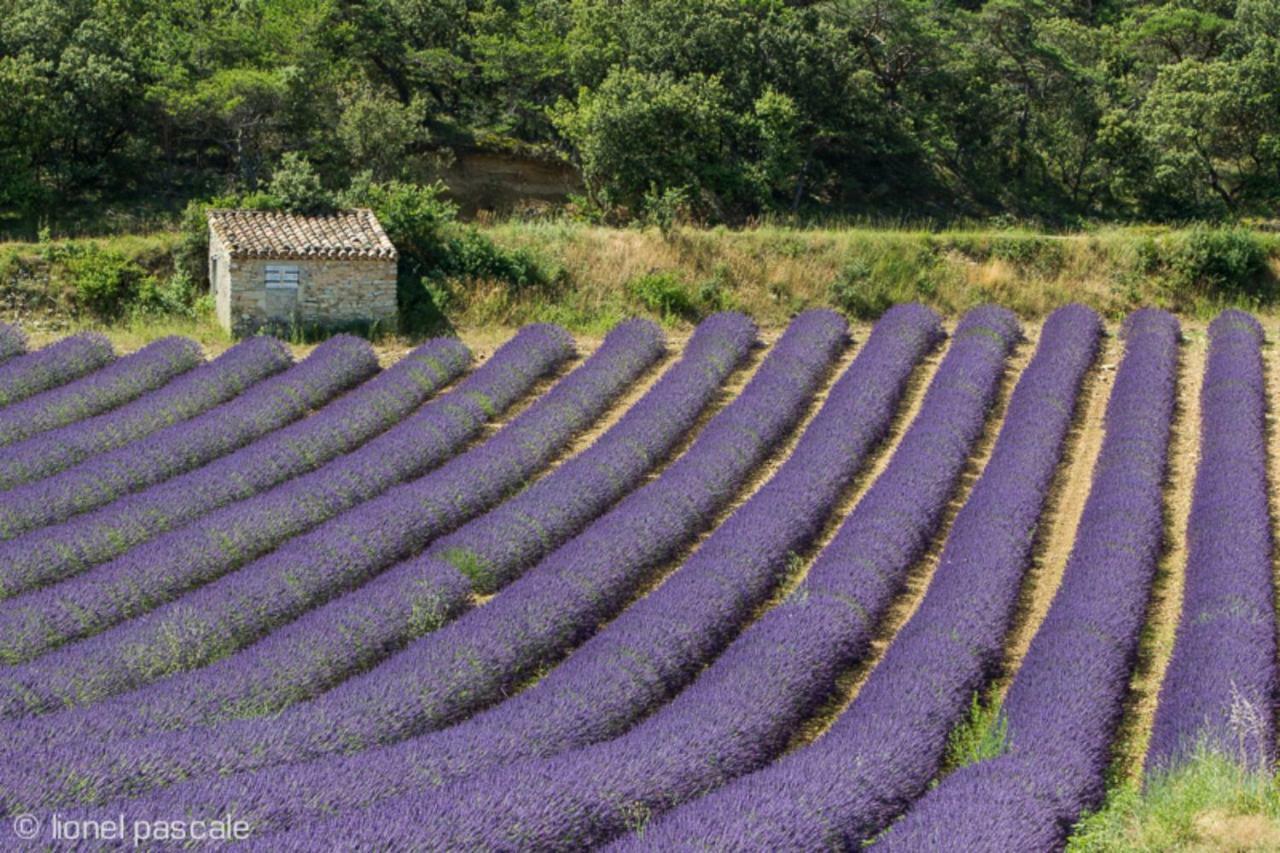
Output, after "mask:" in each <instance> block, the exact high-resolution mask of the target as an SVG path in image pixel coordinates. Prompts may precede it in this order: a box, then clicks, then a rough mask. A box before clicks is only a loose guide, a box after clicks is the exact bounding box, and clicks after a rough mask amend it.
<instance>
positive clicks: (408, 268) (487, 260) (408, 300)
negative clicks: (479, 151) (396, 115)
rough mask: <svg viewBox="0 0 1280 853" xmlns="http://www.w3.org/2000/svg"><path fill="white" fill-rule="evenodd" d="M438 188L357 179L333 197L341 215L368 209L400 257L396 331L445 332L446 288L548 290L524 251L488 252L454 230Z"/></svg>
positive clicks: (478, 240)
mask: <svg viewBox="0 0 1280 853" xmlns="http://www.w3.org/2000/svg"><path fill="white" fill-rule="evenodd" d="M444 191H445V188H444V185H443V184H439V183H436V184H427V185H420V184H413V183H408V182H402V181H386V182H377V181H374V180H373V178H372V176H371V175H370V174H369V173H365V174H363V175H359V176H357V178H356V179H355V180H354V181H352V184H351V186H350V187H349V188H348V189H347V190H346V191H344V192H343V193H340V194H339V197H338V201H339V203H340V204H341V205H343V206H347V207H368V208H371V209H372V210H373V212H374V213H375V214H376V215H377V216H378V219H379V221H380V222H381V223H382V226H383V228H384V229H386V232H387V236H388V237H389V238H390V239H391V242H392V243H394V244H395V245H396V248H397V249H399V251H400V266H399V271H398V276H397V297H398V301H399V309H400V323H401V328H402V330H403V331H405V332H407V333H409V334H412V335H418V334H424V333H430V332H433V331H435V330H437V329H439V328H441V327H443V326H445V325H447V319H446V317H445V314H444V312H445V309H446V308H447V307H448V304H449V301H450V298H451V291H452V286H453V285H452V282H453V281H455V280H460V281H462V282H466V281H470V280H475V279H487V280H492V281H499V282H502V283H503V284H504V285H506V286H507V287H508V288H509V289H511V290H512V291H513V292H520V291H522V290H526V289H528V288H533V287H542V286H546V285H549V284H551V283H552V282H553V281H554V278H555V277H554V276H552V275H549V274H548V273H547V271H546V270H545V269H544V268H543V266H542V264H541V263H540V261H539V260H538V258H537V257H536V256H534V255H533V254H532V253H531V252H529V251H528V250H521V249H506V248H503V247H500V246H497V245H496V244H494V242H493V241H492V240H490V239H489V238H488V237H486V236H484V235H483V234H482V233H480V232H479V231H478V230H476V229H475V228H473V227H470V226H465V225H461V224H459V223H458V222H457V212H458V210H457V207H456V205H454V204H453V203H452V202H449V201H448V200H446V199H445V198H444Z"/></svg>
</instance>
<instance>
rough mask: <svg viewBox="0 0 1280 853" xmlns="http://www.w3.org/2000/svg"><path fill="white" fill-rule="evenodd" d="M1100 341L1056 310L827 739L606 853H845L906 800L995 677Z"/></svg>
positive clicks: (1086, 315) (1091, 326)
mask: <svg viewBox="0 0 1280 853" xmlns="http://www.w3.org/2000/svg"><path fill="white" fill-rule="evenodd" d="M1101 330H1102V324H1101V322H1100V321H1099V320H1098V317H1097V315H1096V314H1094V313H1093V312H1092V311H1090V310H1089V309H1087V308H1083V307H1081V306H1068V307H1066V308H1061V309H1059V310H1058V311H1055V312H1054V313H1053V314H1052V315H1051V316H1050V317H1049V319H1048V320H1047V321H1046V322H1045V324H1044V327H1043V330H1042V334H1041V338H1040V345H1039V348H1038V350H1037V353H1036V356H1035V358H1034V359H1033V360H1032V362H1031V364H1030V365H1029V366H1028V367H1027V369H1026V370H1025V371H1024V372H1023V374H1022V376H1021V377H1020V378H1019V380H1018V385H1017V388H1016V389H1015V390H1014V392H1013V395H1012V397H1011V399H1010V401H1009V407H1008V410H1007V412H1006V414H1005V420H1004V424H1003V426H1002V427H1001V430H1000V434H999V437H998V438H997V440H996V444H995V447H994V449H993V451H992V454H991V458H990V460H989V461H988V462H987V464H986V466H985V468H984V469H983V472H982V476H981V478H980V479H979V480H978V482H977V484H976V485H975V486H974V487H973V491H972V492H971V494H970V496H969V499H968V501H967V502H966V503H965V505H964V507H963V508H962V509H961V510H960V512H959V513H958V514H957V515H956V519H955V522H954V523H953V525H952V528H951V533H950V535H949V537H948V539H947V543H946V546H945V547H944V549H943V552H942V556H941V558H940V560H939V564H938V568H937V570H936V571H935V572H934V575H933V579H932V581H931V582H930V584H929V589H928V592H927V593H926V595H925V597H924V600H923V601H922V602H921V603H920V606H919V608H918V609H917V610H916V612H915V613H914V614H913V615H912V617H911V619H910V620H908V622H907V624H906V625H905V626H903V628H902V630H901V631H899V632H898V634H897V636H896V637H895V639H894V640H893V643H892V644H891V645H890V646H889V649H888V651H887V652H886V654H885V656H884V659H883V660H882V661H881V662H880V664H879V665H878V666H877V667H876V669H875V670H874V671H872V673H871V675H870V677H869V678H868V680H867V682H866V684H865V685H863V687H862V688H861V690H860V691H859V692H858V695H857V697H856V698H855V699H854V701H853V703H852V704H851V705H850V706H849V708H848V709H847V710H846V711H845V712H844V714H842V715H841V717H840V718H839V719H838V720H837V722H836V723H835V725H834V726H832V728H831V729H830V731H828V732H827V733H826V734H824V735H823V736H822V737H821V738H820V739H819V740H818V741H816V742H815V743H813V744H812V745H810V746H808V747H806V748H804V749H801V750H798V751H796V752H794V753H792V754H790V755H788V756H787V757H785V758H783V759H781V760H779V761H778V762H777V763H775V764H772V765H770V766H769V767H767V768H765V769H763V770H760V771H758V772H756V773H753V774H750V775H748V776H745V777H743V778H741V779H739V780H737V781H736V782H734V783H732V784H730V785H727V786H726V787H724V788H722V789H720V790H719V791H716V792H715V793H713V794H711V795H709V796H707V797H704V798H702V799H700V800H695V801H694V802H692V803H690V804H689V805H687V806H685V807H683V808H680V809H676V810H675V811H674V812H672V813H671V814H670V815H668V816H666V817H664V818H662V819H660V820H659V821H658V822H657V823H656V824H655V825H654V826H652V827H649V828H646V830H645V832H644V834H643V836H639V837H635V838H632V839H629V842H628V843H626V844H623V845H620V846H623V847H629V848H633V849H638V848H640V847H646V848H649V849H652V848H655V847H656V848H659V849H675V848H688V849H691V848H695V847H700V846H702V845H707V846H710V847H714V848H718V849H757V850H818V849H829V848H840V849H854V848H856V847H858V846H859V844H860V843H861V842H864V841H866V840H867V839H869V838H871V837H874V836H875V835H876V834H878V833H879V832H880V831H881V830H882V829H884V827H885V826H887V825H888V823H889V821H890V820H892V819H893V818H894V817H895V816H896V815H897V814H899V813H900V812H901V811H902V809H904V808H905V807H906V806H907V805H908V804H910V802H911V801H912V800H914V799H915V798H916V797H918V796H919V795H920V793H921V792H922V791H923V790H924V788H925V786H926V785H927V784H928V783H929V781H930V780H931V779H932V778H933V777H934V776H935V775H936V774H937V772H938V770H939V769H940V765H941V763H942V759H943V755H944V753H945V751H946V746H947V738H948V735H949V734H950V732H951V731H952V729H953V728H954V727H955V726H956V725H957V724H958V723H959V722H960V721H961V720H962V719H963V717H964V714H965V712H966V711H967V710H968V709H969V707H970V697H972V696H973V695H974V694H975V693H976V692H977V691H978V690H980V689H981V688H982V685H983V684H984V683H985V682H986V679H987V678H988V677H989V676H991V675H992V674H994V672H995V671H996V669H997V667H998V666H999V664H1000V661H1001V658H1002V654H1003V643H1004V638H1005V635H1006V633H1007V631H1008V629H1009V626H1010V623H1011V621H1012V619H1013V615H1014V612H1015V610H1016V607H1017V603H1018V594H1019V590H1020V588H1021V585H1022V579H1023V573H1024V571H1025V570H1026V568H1027V566H1028V564H1029V563H1030V559H1031V546H1032V542H1033V538H1034V532H1035V529H1036V525H1037V521H1038V519H1039V517H1040V513H1041V511H1042V508H1043V507H1044V503H1045V498H1046V495H1047V493H1048V490H1049V486H1050V483H1051V482H1052V479H1053V475H1054V471H1055V469H1056V468H1057V465H1058V460H1059V459H1060V457H1061V454H1062V450H1063V445H1064V441H1065V438H1066V435H1067V431H1068V429H1069V428H1070V425H1071V416H1072V412H1073V410H1074V408H1075V406H1074V401H1075V399H1076V397H1077V395H1078V393H1079V389H1080V385H1081V382H1082V380H1083V378H1084V375H1085V372H1086V371H1087V370H1088V368H1089V365H1090V364H1091V363H1092V362H1093V360H1094V357H1095V355H1096V353H1097V347H1098V341H1099V338H1100V334H1101Z"/></svg>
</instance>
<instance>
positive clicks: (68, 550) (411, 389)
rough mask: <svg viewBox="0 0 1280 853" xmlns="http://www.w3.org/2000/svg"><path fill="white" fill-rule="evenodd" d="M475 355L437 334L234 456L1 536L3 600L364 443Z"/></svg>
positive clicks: (107, 557) (0, 593)
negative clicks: (86, 509) (89, 509)
mask: <svg viewBox="0 0 1280 853" xmlns="http://www.w3.org/2000/svg"><path fill="white" fill-rule="evenodd" d="M470 358H471V354H470V353H469V352H468V351H467V348H466V347H464V346H463V345H462V344H460V343H458V342H457V341H455V340H452V339H447V338H442V339H437V340H432V341H428V342H427V343H425V344H423V345H422V346H420V347H419V348H418V349H416V350H414V351H413V352H412V353H410V354H409V355H407V356H405V357H404V358H402V359H400V361H399V362H397V363H396V364H395V365H393V366H392V367H389V368H387V369H386V370H384V371H383V372H382V373H380V374H378V375H377V376H375V377H374V378H373V379H371V380H369V381H368V382H366V383H364V384H363V385H361V386H360V387H359V388H356V389H355V390H353V391H352V392H350V393H349V394H346V395H344V396H342V397H340V398H339V399H338V400H336V401H334V402H333V403H330V404H329V405H328V406H325V407H324V408H323V409H321V410H319V411H318V412H316V413H315V414H313V415H311V416H310V417H307V418H303V419H302V420H300V421H298V422H296V423H294V424H291V425H290V426H287V427H285V428H284V429H281V430H278V431H276V432H274V433H271V434H270V435H267V436H265V437H263V438H261V439H259V440H257V441H255V442H254V443H252V444H250V445H249V446H247V447H244V448H241V449H240V450H237V451H235V452H234V453H231V454H229V455H228V456H225V457H222V458H220V459H218V460H216V461H213V462H210V463H209V464H208V465H205V466H204V467H202V468H198V469H196V470H194V471H191V472H188V473H186V474H182V475H179V476H177V477H174V478H172V479H170V480H166V481H164V482H163V483H158V484H156V485H154V486H152V487H150V488H148V489H146V490H144V491H140V492H136V493H134V494H130V495H126V496H124V497H122V498H119V499H118V500H115V501H113V502H112V503H110V504H108V505H107V506H104V507H102V508H101V509H98V510H94V511H92V512H89V513H86V514H84V515H80V516H77V517H74V518H72V519H70V520H69V521H67V522H64V523H62V524H58V525H54V526H50V527H45V528H41V529H39V530H33V531H30V532H28V533H26V534H24V535H22V536H18V537H17V538H14V539H10V540H8V541H5V542H0V597H6V596H10V595H14V594H16V593H20V592H24V591H26V590H29V589H33V588H35V587H38V586H43V585H45V584H48V583H52V582H54V581H58V580H61V579H63V578H66V577H70V576H72V575H75V574H78V573H80V572H82V571H84V570H85V569H87V568H89V567H90V566H93V565H96V564H98V563H102V562H105V561H107V560H110V559H112V558H113V557H117V556H119V555H120V554H122V553H124V552H125V551H126V550H128V549H129V548H132V547H133V546H135V545H138V544H140V543H141V542H144V541H146V540H147V539H150V538H151V537H153V536H156V535H158V534H160V533H163V532H165V531H167V530H171V529H173V528H175V527H177V526H179V525H181V524H184V523H186V522H189V521H191V520H193V519H195V518H197V517H199V516H201V515H202V514H204V513H208V512H211V511H213V510H215V509H217V508H219V507H222V506H226V505H227V504H230V503H232V502H234V501H238V500H244V499H245V498H249V497H252V496H253V495H255V494H258V493H260V492H264V491H266V490H267V489H270V488H271V487H273V486H276V485H278V484H280V483H282V482H284V481H286V480H288V479H290V478H292V477H296V476H299V475H301V474H305V473H307V472H308V471H312V470H314V469H316V468H318V467H319V466H320V465H322V464H324V463H326V462H328V461H330V460H331V459H333V458H335V457H337V456H340V455H341V454H344V453H350V452H352V451H354V450H356V449H357V448H359V447H360V446H361V445H362V444H364V443H365V442H366V441H369V440H371V439H372V438H374V437H375V436H377V435H378V434H380V433H382V432H384V431H386V430H387V429H389V428H390V427H392V426H394V425H395V424H397V423H399V422H400V421H401V420H403V419H404V418H405V417H407V416H408V415H410V414H411V413H412V412H413V410H414V409H415V408H417V407H418V406H419V405H420V404H421V403H422V402H423V401H424V400H425V399H426V398H427V397H429V396H430V395H431V394H433V393H435V392H436V391H437V390H438V389H439V388H440V387H441V386H442V385H444V384H445V383H446V382H449V381H451V380H453V379H454V378H455V377H457V376H458V375H459V374H460V373H461V372H462V371H463V370H464V369H465V368H466V366H467V364H468V362H469V361H470Z"/></svg>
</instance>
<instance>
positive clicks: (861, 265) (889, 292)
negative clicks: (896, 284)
mask: <svg viewBox="0 0 1280 853" xmlns="http://www.w3.org/2000/svg"><path fill="white" fill-rule="evenodd" d="M828 296H829V298H830V299H831V304H832V305H834V306H835V307H837V308H839V309H840V310H841V311H844V312H845V313H846V314H849V315H850V316H852V317H856V318H858V319H860V320H874V319H875V318H877V317H879V316H880V315H881V314H883V313H884V312H886V311H888V310H889V309H890V308H892V307H893V305H894V303H895V302H897V301H898V300H897V298H896V295H895V293H894V288H893V287H891V285H890V283H889V281H888V280H887V279H886V278H885V277H884V276H878V275H875V274H874V271H873V269H872V266H871V263H870V262H869V261H868V260H867V259H866V258H854V259H852V260H851V261H849V262H848V263H847V264H845V265H844V268H843V269H842V270H840V273H839V275H837V276H836V280H835V281H833V282H832V283H831V287H830V288H829V290H828Z"/></svg>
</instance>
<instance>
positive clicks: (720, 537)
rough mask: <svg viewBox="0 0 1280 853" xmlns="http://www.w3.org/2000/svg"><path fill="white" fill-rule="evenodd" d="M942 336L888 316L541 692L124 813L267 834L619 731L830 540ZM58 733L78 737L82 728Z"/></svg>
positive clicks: (901, 313)
mask: <svg viewBox="0 0 1280 853" xmlns="http://www.w3.org/2000/svg"><path fill="white" fill-rule="evenodd" d="M939 337H941V327H940V325H939V323H938V319H937V317H936V315H934V313H933V312H932V311H929V310H928V309H926V308H923V307H921V306H918V305H912V306H905V305H904V306H899V307H896V308H893V309H891V310H890V311H889V312H888V313H886V314H885V316H884V317H883V318H882V319H881V320H880V322H879V323H878V324H877V325H876V327H875V329H874V331H873V332H872V334H871V337H870V339H869V340H868V341H867V343H866V345H865V346H864V347H863V349H862V351H861V352H860V353H859V354H858V357H857V359H856V360H855V361H854V363H853V365H852V366H851V367H850V368H849V369H848V371H846V372H845V374H844V376H842V377H841V378H840V380H839V381H838V382H836V384H835V385H834V386H833V387H832V389H831V392H830V394H829V395H828V397H827V400H826V402H825V403H824V404H823V406H822V409H821V410H820V411H819V412H818V414H817V415H816V416H815V417H814V419H813V421H812V422H811V423H810V424H809V426H808V427H807V429H806V430H805V432H804V435H803V436H802V437H801V439H800V441H799V442H798V443H797V444H796V447H795V449H794V451H793V452H792V454H791V456H790V457H789V458H788V459H787V461H786V462H785V463H784V464H783V466H782V468H781V469H779V471H778V473H776V474H775V475H774V476H773V477H772V478H771V479H770V480H769V482H768V483H766V484H765V485H764V486H762V487H761V489H760V490H759V491H758V492H756V493H755V494H754V495H752V496H751V498H749V499H748V500H747V502H746V503H744V504H743V505H742V506H741V507H739V508H738V509H737V510H735V511H734V513H733V514H732V515H731V516H730V517H729V518H728V519H727V520H726V521H725V522H724V524H722V525H721V526H720V527H718V528H717V529H716V530H715V532H714V533H712V535H711V536H710V537H708V538H707V539H706V541H704V542H703V543H702V544H701V545H700V546H699V548H698V550H697V551H696V552H695V553H694V555H693V556H692V557H691V558H690V559H689V561H687V562H686V563H685V565H684V566H683V567H681V568H680V569H679V571H678V572H677V573H676V574H674V575H673V576H672V577H670V578H669V579H668V580H667V581H665V582H664V583H663V584H662V585H661V586H660V587H659V588H658V589H657V590H656V591H654V592H653V593H650V594H649V595H648V596H646V597H645V598H643V599H641V600H640V601H639V602H637V603H636V604H635V605H633V606H632V607H631V608H629V609H628V610H626V611H624V612H623V614H622V615H621V616H619V617H618V619H617V620H616V621H615V622H613V623H611V624H610V625H608V626H607V627H606V628H604V629H603V630H602V631H601V632H600V633H599V634H597V635H596V636H595V637H593V638H592V639H591V640H589V641H587V642H586V643H585V644H584V645H583V646H582V647H581V648H580V649H579V650H578V651H576V652H574V653H573V655H572V656H571V657H569V658H568V660H566V661H565V662H564V663H562V664H561V665H560V666H558V667H556V668H555V669H553V670H552V671H551V672H550V674H548V675H547V676H546V677H545V678H543V679H542V680H541V681H540V682H539V684H538V685H537V686H536V687H535V688H531V689H529V690H527V691H524V692H522V693H520V694H518V695H517V696H515V697H514V698H512V699H509V700H507V701H505V702H502V703H501V704H499V705H497V706H495V707H494V708H492V709H491V710H488V711H485V712H483V713H481V714H479V715H477V716H475V717H472V718H471V719H470V720H468V721H466V722H464V723H461V724H459V725H457V726H452V727H449V728H446V729H444V730H442V731H439V732H435V733H434V734H429V735H423V736H420V737H416V738H411V739H409V740H407V741H403V742H402V743H399V744H395V745H392V746H389V747H383V748H375V749H369V750H365V751H363V752H358V753H355V754H354V755H339V756H333V757H330V758H328V759H321V760H318V761H316V762H314V763H311V764H308V765H305V766H304V765H299V764H289V765H282V766H280V767H275V768H270V769H267V770H261V771H258V772H256V773H243V774H236V775H233V776H230V777H222V778H217V779H209V780H200V781H197V782H193V783H190V784H184V785H176V786H174V787H173V788H171V789H168V790H165V791H161V792H157V794H156V795H154V796H153V797H152V798H149V799H147V800H145V801H139V802H134V803H124V804H122V808H124V809H125V811H126V812H127V813H129V814H130V815H131V816H134V815H136V814H139V813H141V812H142V811H143V810H144V809H146V810H148V813H149V812H150V810H156V811H163V810H165V809H170V808H172V807H173V805H172V804H173V803H181V804H182V806H181V807H182V810H183V813H184V814H189V815H193V814H196V813H197V812H199V813H204V812H205V811H208V813H210V814H214V813H219V814H220V813H224V812H222V811H220V810H222V809H223V808H224V804H227V805H228V806H230V804H234V809H235V812H236V814H237V815H238V816H240V817H241V818H243V819H245V820H248V821H250V822H251V823H253V825H254V832H255V834H261V833H262V832H264V830H267V829H281V828H285V827H287V826H289V825H290V824H292V823H297V822H299V821H302V820H305V819H314V818H317V817H320V816H322V815H329V814H336V813H341V812H344V811H347V810H349V809H355V808H367V807H368V806H370V805H372V804H374V803H375V802H377V801H379V800H382V799H385V798H388V797H391V796H395V795H398V794H402V793H405V792H407V791H412V790H419V789H423V788H429V787H431V786H433V785H439V784H442V783H444V782H446V781H449V780H451V779H453V778H457V777H458V776H461V775H465V774H469V773H475V772H477V771H479V770H482V769H484V768H486V767H492V766H495V765H499V764H503V763H506V762H509V761H513V760H515V759H518V758H524V757H529V756H535V755H536V756H542V755H549V754H551V753H553V752H558V751H561V750H565V749H569V748H573V747H578V746H582V745H585V744H587V743H590V742H593V741H596V740H600V739H603V738H607V737H609V736H611V735H614V734H616V733H617V732H619V731H622V730H624V729H625V728H626V727H627V726H628V725H630V724H631V723H633V722H634V721H635V720H636V719H637V718H638V717H640V716H641V715H643V714H644V713H645V712H646V711H648V710H649V709H651V708H653V707H655V706H656V705H659V704H660V703H661V702H663V701H665V700H666V699H667V698H668V697H669V696H670V695H671V694H672V693H674V692H675V691H678V690H679V689H680V687H682V686H683V685H684V684H685V683H687V682H688V681H689V680H690V679H691V678H693V677H694V676H696V675H697V673H698V671H699V670H700V669H701V667H702V666H703V665H704V664H705V663H706V661H708V660H710V659H712V658H714V657H715V655H716V654H717V653H718V652H719V651H720V650H721V649H722V648H723V647H724V645H725V644H726V643H728V642H729V641H730V639H731V638H732V636H733V633H734V632H735V630H736V629H737V627H738V626H739V625H741V624H742V623H743V622H744V621H745V620H746V619H747V618H748V615H749V613H750V612H751V610H752V608H754V607H756V606H758V605H759V604H760V603H761V602H762V601H763V600H764V599H765V598H766V597H767V596H768V595H769V593H770V591H771V590H773V589H774V588H775V587H776V585H777V582H778V580H779V578H781V577H782V576H784V574H785V572H786V570H787V567H788V563H789V560H790V559H791V555H792V554H793V553H794V551H795V550H796V549H798V548H801V547H803V546H804V544H805V543H806V542H807V541H809V540H810V539H811V538H812V537H813V536H814V535H815V533H816V532H817V531H818V530H819V529H820V528H821V525H822V523H823V522H824V521H825V519H826V518H827V516H828V515H829V514H830V512H831V510H832V507H833V506H834V505H835V503H836V501H837V500H838V497H839V495H840V493H841V492H842V490H843V489H844V488H845V487H847V486H848V484H849V482H850V481H851V480H852V478H853V477H854V476H855V474H856V473H857V471H858V470H859V468H860V467H861V466H862V465H863V464H864V462H865V460H866V458H867V455H868V453H869V452H870V450H871V448H872V447H873V446H874V445H875V443H876V442H877V441H879V440H880V439H881V438H882V437H883V436H884V435H885V433H886V432H887V430H888V427H889V424H890V422H891V420H892V417H893V413H894V411H895V410H896V409H897V408H898V405H899V403H900V402H901V400H902V396H903V393H904V391H905V389H906V387H907V383H908V380H909V378H910V376H911V374H912V370H913V368H914V367H915V366H916V365H917V364H918V363H919V361H920V359H921V358H922V357H923V356H924V355H925V354H926V353H927V352H928V351H929V350H930V349H931V348H932V347H933V345H934V344H935V343H936V341H937V340H938V338H939ZM639 661H643V666H637V662H639ZM61 732H62V736H63V737H74V738H78V737H82V736H83V734H82V730H80V729H76V730H68V729H66V728H63V729H62V730H61ZM92 736H94V737H97V736H99V735H98V733H97V732H96V731H95V732H94V733H93V735H92ZM107 736H110V735H107Z"/></svg>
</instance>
